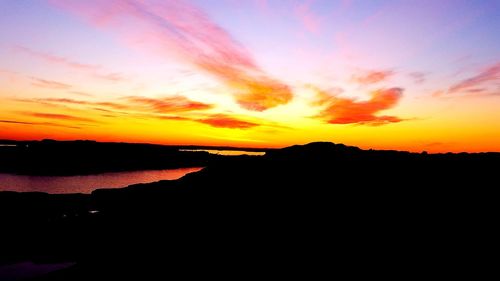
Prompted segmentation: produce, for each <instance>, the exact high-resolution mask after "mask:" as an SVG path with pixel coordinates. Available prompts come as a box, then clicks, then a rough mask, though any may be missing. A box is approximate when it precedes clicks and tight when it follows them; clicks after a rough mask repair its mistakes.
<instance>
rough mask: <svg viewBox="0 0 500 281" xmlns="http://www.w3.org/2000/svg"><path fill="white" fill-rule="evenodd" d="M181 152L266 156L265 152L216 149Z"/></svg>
mask: <svg viewBox="0 0 500 281" xmlns="http://www.w3.org/2000/svg"><path fill="white" fill-rule="evenodd" d="M179 151H194V152H196V151H205V152H208V153H210V154H218V155H232V156H235V155H252V156H262V155H264V154H266V153H265V152H263V151H244V150H216V149H179Z"/></svg>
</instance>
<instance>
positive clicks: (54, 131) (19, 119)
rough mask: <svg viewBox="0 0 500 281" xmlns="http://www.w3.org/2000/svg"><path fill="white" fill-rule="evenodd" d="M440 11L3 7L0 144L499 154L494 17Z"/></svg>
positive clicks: (364, 5)
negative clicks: (318, 144)
mask: <svg viewBox="0 0 500 281" xmlns="http://www.w3.org/2000/svg"><path fill="white" fill-rule="evenodd" d="M438 2H439V4H436V1H425V0H422V1H401V2H398V1H395V2H394V1H379V2H377V3H371V2H368V1H360V2H356V1H320V0H317V1H262V0H261V1H251V0H249V1H238V2H235V1H229V0H227V1H224V0H221V1H157V0H147V1H141V2H137V1H114V0H110V1H104V2H103V1H98V0H89V1H74V2H72V1H62V0H61V1H60V0H49V1H39V2H35V3H31V4H30V7H29V9H27V8H26V5H27V4H26V3H23V2H22V1H4V2H2V3H0V10H1V11H2V12H0V38H1V39H0V139H16V140H33V139H44V138H51V139H60V140H73V139H92V140H98V141H123V142H147V143H160V144H193V145H229V146H240V147H283V146H288V145H293V144H303V143H308V142H312V141H331V142H336V143H345V144H347V145H355V146H360V147H362V148H366V149H368V148H375V149H398V150H410V151H423V150H426V151H430V152H445V151H454V152H457V151H471V152H472V151H500V110H499V109H500V52H499V50H500V39H499V38H498V35H497V31H498V27H500V15H499V14H498V11H499V10H500V7H499V6H498V3H497V2H495V1H477V3H472V2H476V1H467V2H465V1H464V2H460V1H446V0H443V1H438ZM479 2H481V3H479ZM403 22H404V24H402V23H403Z"/></svg>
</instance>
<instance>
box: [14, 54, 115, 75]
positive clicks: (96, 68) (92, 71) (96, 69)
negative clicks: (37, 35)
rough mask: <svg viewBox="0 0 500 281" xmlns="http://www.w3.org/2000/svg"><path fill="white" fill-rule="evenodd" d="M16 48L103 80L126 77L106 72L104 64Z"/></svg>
mask: <svg viewBox="0 0 500 281" xmlns="http://www.w3.org/2000/svg"><path fill="white" fill-rule="evenodd" d="M14 50H15V51H17V52H20V53H24V54H27V55H29V56H31V57H34V58H37V59H41V60H43V61H45V62H47V63H49V64H56V65H60V66H64V67H67V68H71V69H74V70H78V71H81V72H84V73H86V74H88V75H91V76H93V77H96V78H98V79H102V80H108V81H111V82H117V81H121V80H123V79H124V77H123V75H122V74H120V73H109V72H106V71H105V70H104V69H103V67H102V66H100V65H95V64H85V63H80V62H76V61H73V60H70V59H67V58H64V57H60V56H56V55H53V54H50V53H45V52H40V51H36V50H33V49H31V48H28V47H24V46H16V47H14Z"/></svg>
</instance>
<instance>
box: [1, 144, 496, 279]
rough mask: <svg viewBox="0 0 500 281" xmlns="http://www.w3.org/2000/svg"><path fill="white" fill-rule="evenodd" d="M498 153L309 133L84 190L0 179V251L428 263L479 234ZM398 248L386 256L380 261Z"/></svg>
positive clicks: (101, 271) (219, 268) (101, 257)
mask: <svg viewBox="0 0 500 281" xmlns="http://www.w3.org/2000/svg"><path fill="white" fill-rule="evenodd" d="M498 167H500V154H499V153H479V154H468V153H460V154H425V153H408V152H398V151H375V150H361V149H359V148H356V147H349V146H345V145H342V144H332V143H311V144H307V145H303V146H292V147H287V148H284V149H280V150H273V151H269V152H268V153H267V154H266V155H265V156H263V157H250V156H238V157H219V158H217V160H216V161H210V162H209V163H208V165H207V167H206V168H205V169H203V170H202V171H200V172H197V173H192V174H189V175H187V176H185V177H183V178H181V179H179V180H176V181H160V182H156V183H151V184H140V185H132V186H129V187H126V188H123V189H100V190H96V191H94V192H93V193H92V194H90V195H79V194H75V195H57V196H56V195H48V194H40V193H34V194H33V193H29V194H23V193H12V192H2V193H0V219H1V221H2V226H3V228H2V229H4V231H2V235H3V236H4V237H2V239H1V241H4V244H5V245H3V247H2V255H1V257H2V259H1V260H0V263H4V264H6V263H13V262H15V261H22V260H36V261H39V262H40V261H54V260H57V261H68V262H76V265H75V266H73V267H71V268H68V269H65V270H61V271H58V272H54V273H51V274H48V275H46V276H43V277H41V279H38V280H92V279H99V280H100V278H104V279H113V280H115V279H116V278H126V277H132V278H136V279H141V278H142V279H144V278H148V277H149V278H153V277H152V276H155V279H158V276H160V277H165V278H167V277H171V278H175V277H178V276H182V277H185V278H189V277H196V276H203V277H209V276H210V277H218V278H235V276H237V277H238V276H245V277H253V278H258V277H259V276H260V277H262V276H275V277H278V276H281V277H284V276H285V277H292V276H293V277H296V278H304V279H305V278H308V279H311V278H315V277H320V276H325V275H328V276H331V274H332V270H331V266H332V265H331V262H330V260H328V257H329V256H332V255H335V256H339V258H340V259H341V260H351V259H353V258H356V257H358V258H359V255H363V256H366V257H368V258H369V259H370V260H372V261H376V260H378V259H380V258H381V257H382V256H383V255H384V254H390V255H393V256H394V257H399V256H400V255H401V254H402V253H411V255H412V256H413V257H420V256H421V255H423V256H425V259H426V262H431V263H436V264H440V263H441V262H442V256H440V255H434V254H432V253H433V251H435V250H436V249H439V250H440V251H442V252H446V253H450V254H451V256H455V257H459V256H460V254H461V253H462V254H463V253H465V251H467V250H469V249H468V248H467V246H466V245H465V244H464V241H470V240H471V239H472V240H474V241H475V243H477V245H476V246H477V247H479V248H481V247H486V245H482V244H481V243H483V241H486V240H485V239H484V238H485V237H487V235H488V233H492V232H491V229H490V228H493V227H495V224H494V221H495V220H494V219H493V218H492V216H493V214H496V211H495V210H496V206H497V202H496V201H497V200H496V198H497V196H494V194H496V193H495V191H496V186H495V185H494V183H495V182H496V181H497V170H498ZM478 232H479V233H481V234H480V236H477V235H476V234H477V233H478ZM475 233H476V234H475ZM480 237H482V238H480ZM457 245H460V247H458V246H457ZM408 262H409V261H408V260H407V259H397V258H396V259H395V260H394V261H391V268H395V267H397V268H403V267H404V266H405V265H406V266H408Z"/></svg>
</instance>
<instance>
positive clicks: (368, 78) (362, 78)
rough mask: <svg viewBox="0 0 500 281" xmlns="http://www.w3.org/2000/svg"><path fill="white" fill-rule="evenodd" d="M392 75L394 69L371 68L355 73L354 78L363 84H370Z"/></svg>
mask: <svg viewBox="0 0 500 281" xmlns="http://www.w3.org/2000/svg"><path fill="white" fill-rule="evenodd" d="M392 75H394V71H392V70H370V71H363V72H361V73H358V74H354V75H353V76H352V80H353V81H354V82H356V83H359V84H362V85H370V84H375V83H378V82H382V81H384V80H387V79H388V78H389V77H391V76H392Z"/></svg>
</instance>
